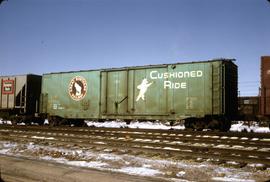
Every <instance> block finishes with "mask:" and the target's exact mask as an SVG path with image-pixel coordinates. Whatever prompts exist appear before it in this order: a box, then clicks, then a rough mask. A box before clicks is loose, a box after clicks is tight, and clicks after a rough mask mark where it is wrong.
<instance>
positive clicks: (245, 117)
mask: <svg viewBox="0 0 270 182" xmlns="http://www.w3.org/2000/svg"><path fill="white" fill-rule="evenodd" d="M259 102H260V97H258V96H245V97H239V98H238V115H239V117H238V120H242V121H258V115H259Z"/></svg>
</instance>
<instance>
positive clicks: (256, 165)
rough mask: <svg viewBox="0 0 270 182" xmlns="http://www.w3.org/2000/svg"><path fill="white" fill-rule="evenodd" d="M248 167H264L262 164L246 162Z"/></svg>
mask: <svg viewBox="0 0 270 182" xmlns="http://www.w3.org/2000/svg"><path fill="white" fill-rule="evenodd" d="M248 166H250V167H264V164H248Z"/></svg>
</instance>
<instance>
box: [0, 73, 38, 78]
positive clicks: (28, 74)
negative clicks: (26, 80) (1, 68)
mask: <svg viewBox="0 0 270 182" xmlns="http://www.w3.org/2000/svg"><path fill="white" fill-rule="evenodd" d="M18 76H41V75H37V74H32V73H27V74H18V75H0V78H2V77H18Z"/></svg>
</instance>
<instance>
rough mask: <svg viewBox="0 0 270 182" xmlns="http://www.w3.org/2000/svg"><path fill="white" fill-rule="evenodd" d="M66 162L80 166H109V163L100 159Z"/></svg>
mask: <svg viewBox="0 0 270 182" xmlns="http://www.w3.org/2000/svg"><path fill="white" fill-rule="evenodd" d="M65 163H66V164H69V165H73V166H80V167H88V168H100V167H104V166H108V164H106V163H103V162H100V161H90V162H86V161H66V162H65Z"/></svg>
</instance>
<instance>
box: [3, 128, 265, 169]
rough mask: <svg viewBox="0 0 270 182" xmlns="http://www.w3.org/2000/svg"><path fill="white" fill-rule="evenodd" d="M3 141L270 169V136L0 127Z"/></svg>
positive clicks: (120, 129)
mask: <svg viewBox="0 0 270 182" xmlns="http://www.w3.org/2000/svg"><path fill="white" fill-rule="evenodd" d="M0 134H1V135H0V138H1V139H2V140H10V139H12V140H15V141H22V140H23V141H37V140H38V141H47V142H50V143H57V144H59V143H60V144H64V145H76V146H84V147H90V146H91V147H92V146H98V147H104V148H116V149H123V150H131V151H144V152H145V151H146V152H150V153H158V154H160V155H162V154H164V155H171V156H175V157H178V156H180V157H191V158H210V159H218V160H221V161H236V162H240V163H243V164H246V163H261V164H265V165H267V166H270V134H262V133H233V132H228V133H222V132H209V131H208V132H194V131H183V130H177V131H176V130H153V129H128V128H71V127H53V128H50V127H39V126H7V125H1V126H0Z"/></svg>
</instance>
